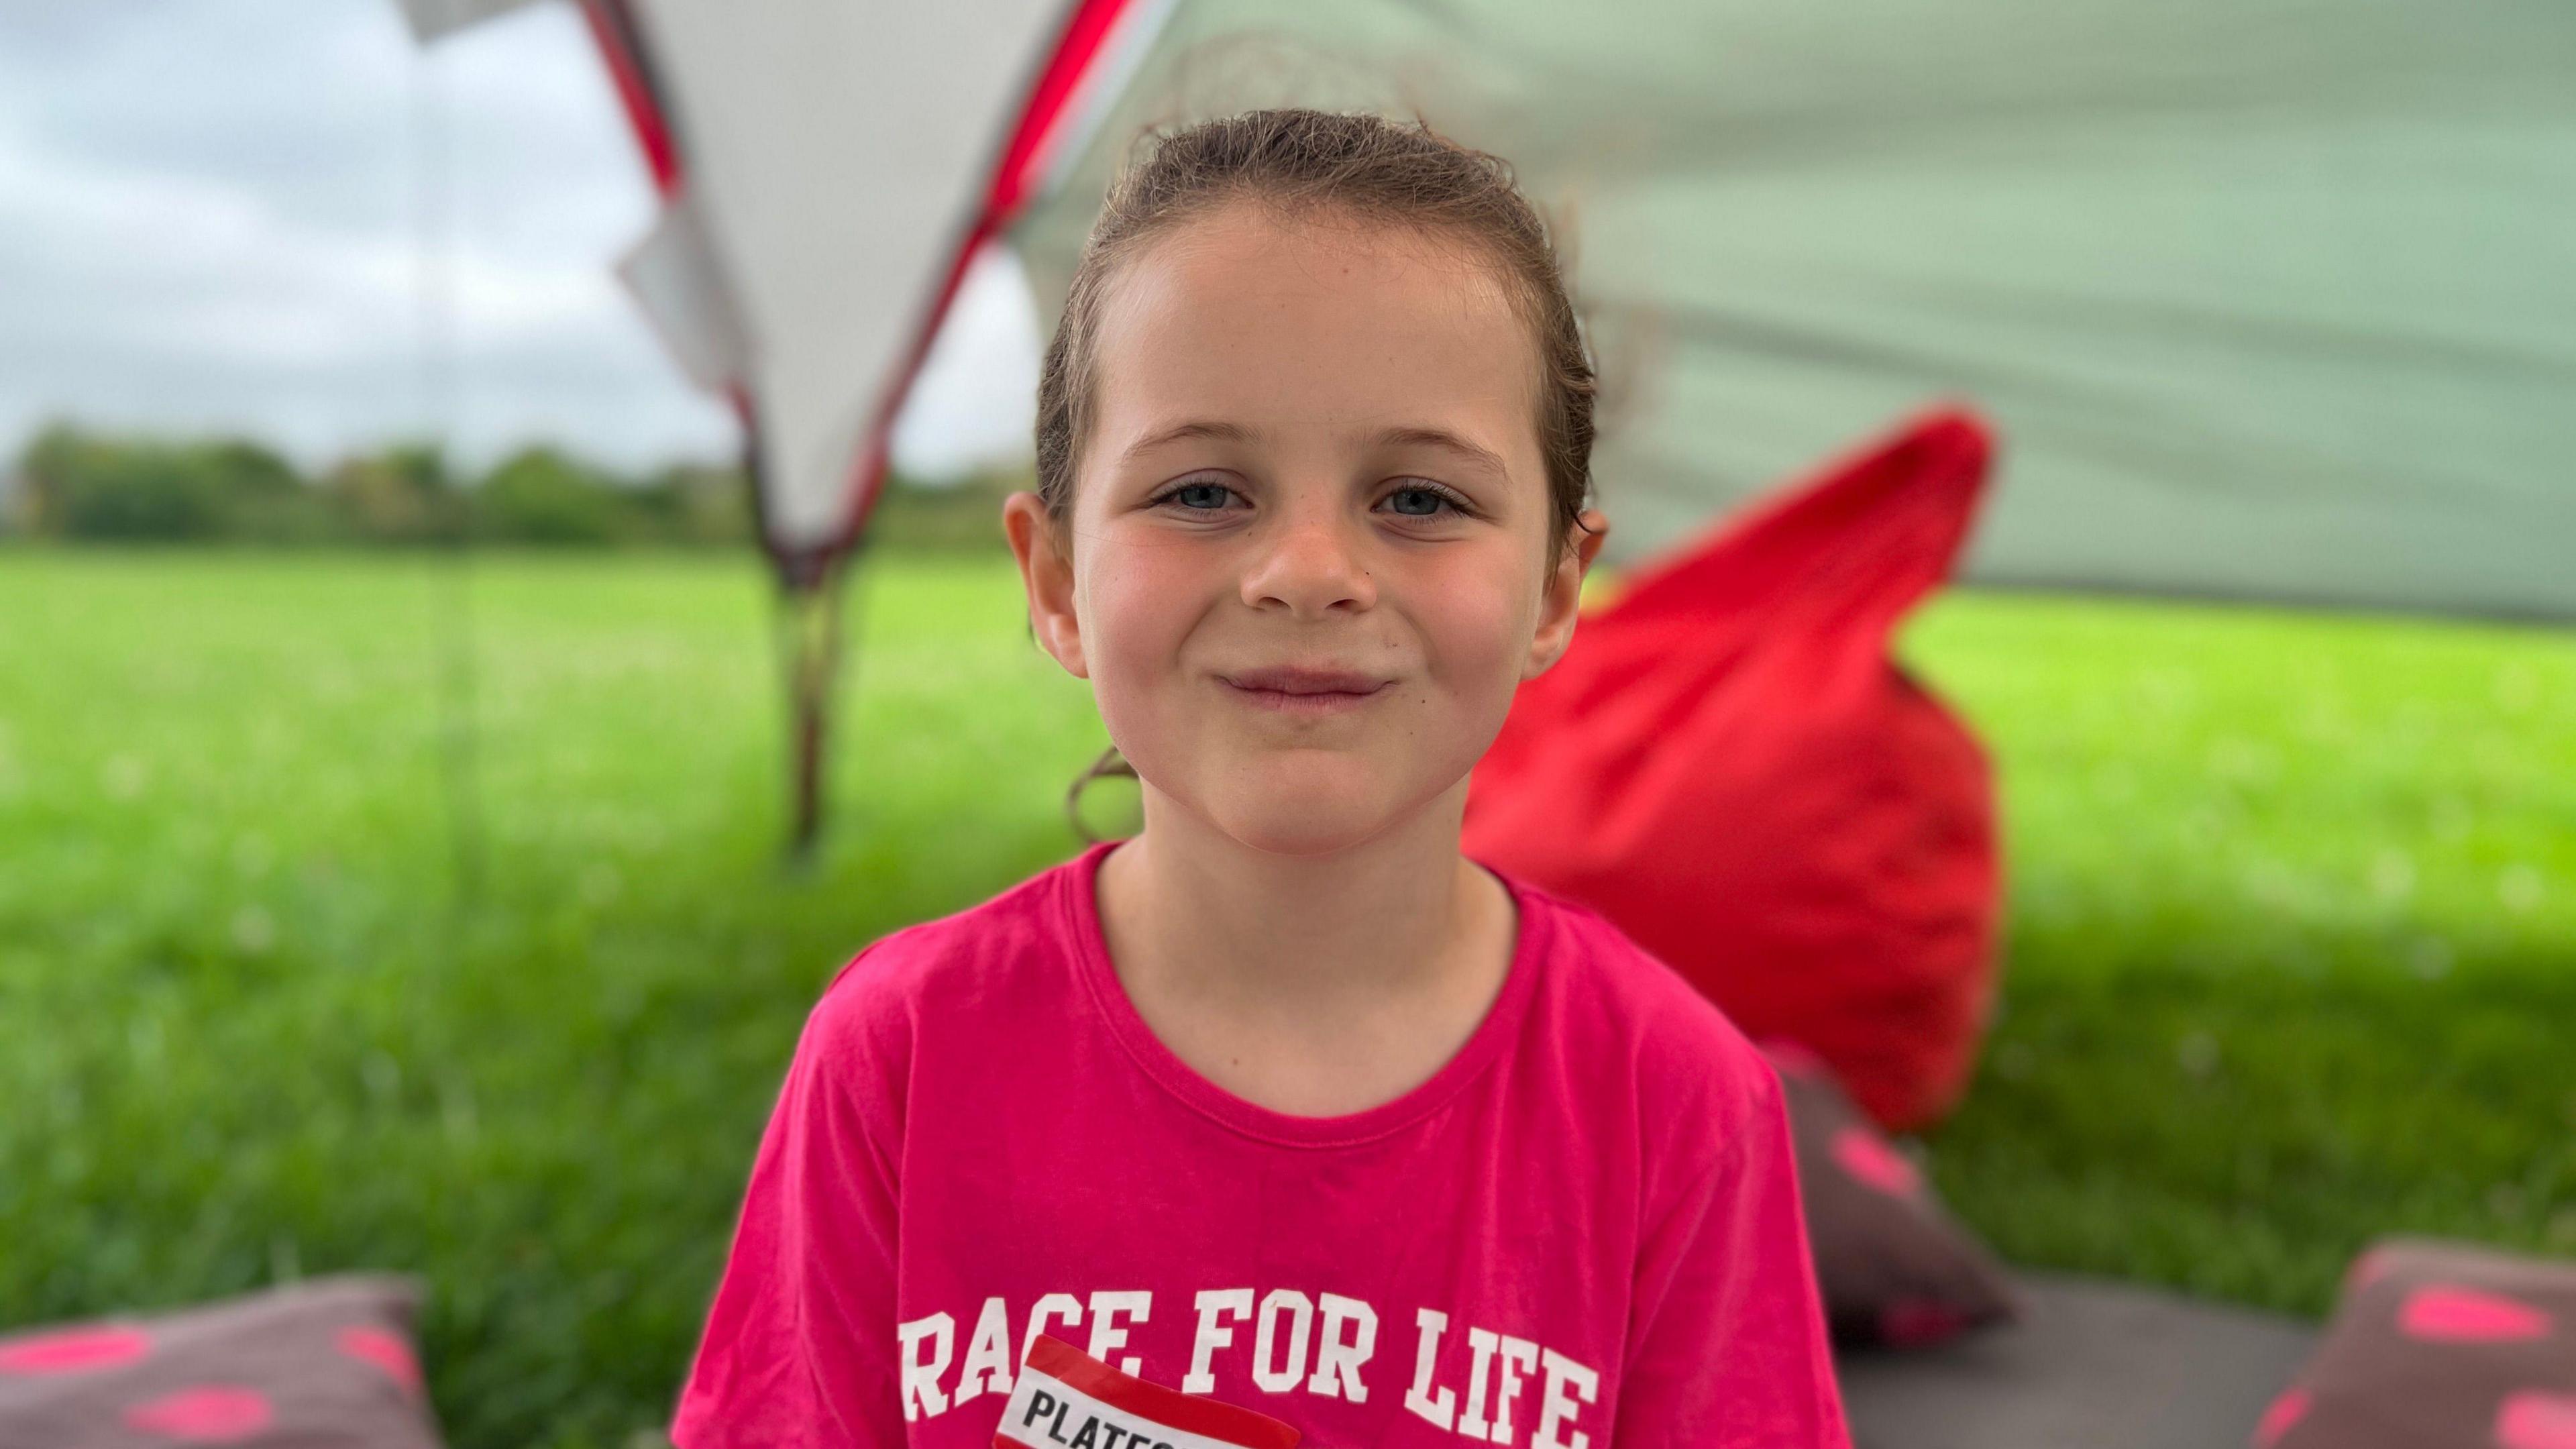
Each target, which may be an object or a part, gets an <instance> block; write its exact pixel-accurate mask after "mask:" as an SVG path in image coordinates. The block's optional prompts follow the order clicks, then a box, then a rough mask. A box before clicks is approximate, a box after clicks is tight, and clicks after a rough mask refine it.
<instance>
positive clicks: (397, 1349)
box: [337, 1328, 420, 1394]
mask: <svg viewBox="0 0 2576 1449" xmlns="http://www.w3.org/2000/svg"><path fill="white" fill-rule="evenodd" d="M337 1342H338V1343H339V1345H340V1352H342V1353H344V1354H347V1355H348V1356H349V1357H351V1358H354V1359H356V1360H358V1361H359V1362H360V1363H371V1364H374V1365H375V1366H376V1367H378V1368H380V1369H383V1370H384V1371H385V1373H386V1375H387V1376H389V1377H390V1378H392V1379H393V1381H394V1382H395V1383H398V1384H400V1385H402V1386H403V1388H404V1389H405V1390H406V1391H408V1392H411V1393H415V1394H416V1393H419V1392H420V1360H418V1359H416V1358H414V1357H412V1352H411V1345H410V1344H408V1343H405V1342H403V1340H402V1335H400V1334H398V1333H389V1332H387V1331H385V1330H384V1329H381V1328H344V1329H341V1330H340V1334H339V1338H338V1340H337Z"/></svg>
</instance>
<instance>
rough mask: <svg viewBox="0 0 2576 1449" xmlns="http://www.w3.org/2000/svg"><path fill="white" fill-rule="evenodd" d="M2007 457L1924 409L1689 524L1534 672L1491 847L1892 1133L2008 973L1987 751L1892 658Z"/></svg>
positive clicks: (1969, 1036) (1937, 1090)
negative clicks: (1799, 479) (1793, 482)
mask: <svg viewBox="0 0 2576 1449" xmlns="http://www.w3.org/2000/svg"><path fill="white" fill-rule="evenodd" d="M1990 453H1991V445H1990V441H1989V433H1988V430H1987V428H1986V426H1985V425H1984V424H1983V423H1982V422H1981V421H1980V420H1979V419H1978V418H1977V417H1976V416H1974V415H1973V414H1970V413H1967V412H1964V411H1960V410H1955V409H1942V410H1937V411H1933V412H1929V413H1926V414H1923V415H1922V416H1920V417H1918V418H1916V419H1914V420H1912V421H1910V422H1908V423H1907V424H1905V425H1904V426H1902V427H1900V428H1899V429H1897V430H1896V431H1895V432H1894V433H1892V434H1891V435H1889V436H1887V437H1885V438H1883V439H1881V440H1879V441H1877V442H1875V443H1873V444H1871V445H1870V446H1868V447H1867V448H1865V449H1863V450H1861V451H1859V452H1856V453H1853V454H1851V455H1849V456H1847V457H1844V458H1842V459H1840V460H1837V461H1835V462H1833V463H1831V464H1829V465H1828V466H1827V467H1826V468H1825V469H1824V470H1823V472H1822V473H1821V474H1820V475H1819V476H1818V477H1817V478H1815V479H1814V480H1813V481H1811V482H1808V483H1805V484H1803V485H1801V486H1799V487H1797V488H1794V489H1792V490H1790V491H1789V492H1788V493H1787V495H1786V496H1785V497H1782V498H1779V499H1777V500H1775V501H1773V502H1770V503H1768V504H1767V505H1764V506H1761V507H1758V508H1756V509H1755V510H1754V511H1752V512H1751V513H1750V514H1748V515H1747V516H1745V517H1743V518H1741V519H1740V520H1738V521H1734V522H1732V523H1730V524H1727V525H1725V526H1722V527H1720V528H1718V529H1717V530H1715V531H1713V532H1712V533H1711V534H1709V535H1707V536H1705V537H1703V538H1702V539H1700V540H1699V541H1697V542H1694V543H1691V544H1687V545H1685V546H1683V547H1682V548H1681V549H1679V550H1678V551H1676V552H1675V553H1674V554H1672V555H1670V556H1668V557H1667V558H1666V559H1665V560H1664V561H1662V562H1659V563H1657V564H1654V565H1651V566H1649V567H1648V568H1646V569H1645V570H1644V571H1642V572H1641V573H1640V574H1639V575H1637V576H1636V577H1635V579H1634V581H1633V582H1632V583H1631V584H1630V585H1629V587H1628V588H1627V589H1626V590H1625V591H1624V592H1622V593H1621V594H1620V595H1619V596H1618V597H1617V598H1615V599H1614V600H1613V601H1612V602H1611V603H1610V604H1609V605H1608V606H1606V607H1604V608H1602V609H1601V610H1599V611H1598V612H1596V613H1592V614H1587V615H1586V616H1585V617H1584V618H1583V620H1582V621H1581V623H1580V625H1579V626H1578V627H1577V629H1576V631H1575V638H1574V642H1573V644H1572V645H1571V646H1570V647H1569V648H1568V649H1567V651H1566V653H1565V655H1564V657H1563V658H1561V659H1559V660H1558V661H1557V663H1556V665H1555V666H1554V667H1553V668H1551V669H1549V670H1548V672H1546V673H1545V674H1542V675H1540V676H1539V677H1538V678H1536V679H1533V680H1529V681H1527V682H1526V683H1524V684H1523V685H1522V686H1521V690H1520V694H1519V696H1518V697H1517V698H1516V699H1515V700H1514V701H1513V705H1512V712H1511V716H1510V718H1509V719H1508V720H1506V721H1505V723H1504V727H1503V731H1502V734H1501V736H1500V737H1499V738H1498V739H1496V740H1495V742H1494V745H1493V748H1492V749H1491V750H1490V751H1488V752H1487V753H1486V755H1485V758H1484V759H1483V760H1482V761H1481V762H1480V763H1479V764H1478V765H1477V767H1476V771H1475V775H1474V778H1473V779H1472V781H1471V782H1470V785H1469V793H1468V799H1467V813H1466V827H1465V832H1464V837H1463V845H1464V848H1465V850H1466V851H1467V853H1468V854H1470V855H1472V856H1474V857H1476V858H1477V859H1480V860H1483V861H1486V862H1489V863H1491V864H1494V865H1497V866H1500V867H1503V868H1505V869H1507V870H1515V871H1518V872H1520V873H1522V874H1524V875H1526V876H1527V877H1529V878H1530V879H1532V880H1535V881H1537V882H1539V883H1540V884H1542V885H1546V886H1549V887H1551V888H1553V889H1556V890H1558V891H1561V892H1563V893H1564V894H1567V895H1570V896H1573V897H1575V898H1576V899H1578V900H1582V901H1584V902H1586V903H1588V904H1590V905H1592V906H1593V907H1594V908H1596V909H1598V910H1600V911H1601V912H1602V913H1603V914H1604V915H1607V916H1608V917H1610V919H1611V920H1613V921H1615V922H1617V923H1618V925H1619V926H1620V927H1621V928H1622V929H1624V930H1625V931H1627V933H1628V934H1629V935H1630V936H1632V937H1634V938H1636V940H1637V941H1638V943H1639V944H1641V945H1643V946H1645V947H1646V948H1647V949H1648V950H1650V951H1652V952H1654V953H1655V954H1656V955H1658V956H1660V957H1662V958H1663V959H1664V960H1665V961H1666V962H1668V963H1670V964H1671V965H1672V966H1673V967H1674V968H1676V969H1677V970H1679V971H1680V972H1681V973H1682V975H1684V976H1685V977H1687V978H1689V979H1690V981H1691V982H1692V983H1693V984H1694V985H1696V986H1698V987H1699V989H1700V990H1701V991H1702V992H1704V993H1706V994H1707V995H1708V996H1709V997H1710V998H1711V999H1712V1000H1714V1001H1715V1002H1716V1003H1717V1004H1718V1005H1719V1006H1720V1007H1722V1008H1723V1009H1724V1010H1725V1011H1726V1012H1727V1014H1728V1015H1729V1016H1730V1017H1732V1018H1733V1019H1734V1021H1735V1023H1736V1025H1737V1026H1739V1027H1741V1028H1742V1029H1743V1030H1744V1031H1746V1032H1747V1033H1750V1034H1752V1035H1756V1036H1781V1037H1787V1038H1790V1039H1792V1040H1795V1041H1798V1042H1801V1043H1803V1044H1805V1045H1806V1046H1808V1047H1810V1048H1812V1049H1814V1050H1815V1051H1816V1052H1817V1053H1818V1054H1819V1055H1821V1056H1823V1057H1824V1058H1825V1060H1826V1061H1827V1062H1829V1063H1831V1064H1832V1066H1833V1069H1834V1072H1835V1074H1836V1075H1837V1076H1839V1077H1840V1078H1841V1079H1842V1081H1843V1082H1844V1083H1845V1084H1846V1085H1847V1086H1848V1087H1849V1088H1850V1090H1851V1092H1852V1095H1853V1096H1854V1097H1855V1098H1857V1099H1858V1100H1859V1102H1860V1103H1861V1105H1862V1106H1863V1107H1864V1108H1865V1109H1866V1110H1867V1111H1868V1112H1869V1113H1870V1115H1871V1116H1873V1117H1874V1118H1876V1119H1877V1120H1878V1121H1879V1122H1881V1123H1882V1124H1885V1125H1886V1126H1888V1127H1889V1128H1891V1129H1898V1130H1901V1129H1905V1128H1910V1127H1915V1126H1919V1125H1922V1124H1923V1123H1925V1122H1928V1121H1930V1120H1932V1119H1933V1118H1935V1117H1937V1116H1939V1115H1940V1114H1941V1113H1942V1112H1944V1111H1946V1110H1947V1109H1948V1108H1949V1106H1950V1105H1951V1103H1952V1102H1953V1101H1954V1100H1956V1098H1957V1096H1958V1094H1959V1092H1960V1090H1961V1089H1962V1088H1963V1087H1964V1086H1965V1085H1966V1082H1967V1077H1968V1073H1969V1070H1970V1068H1971V1066H1972V1065H1973V1063H1974V1059H1975V1053H1976V1046H1977V1041H1978V1039H1979V1037H1980V1035H1981V1033H1982V1031H1983V1029H1984V1023H1985V1019H1986V1011H1987V1005H1988V1001H1989V998H1990V996H1991V992H1992V986H1993V970H1994V943H1995V921H1996V896H1997V869H1996V860H1995V822H1994V791H1993V784H1992V780H1991V778H1990V775H1989V771H1988V767H1987V763H1986V757H1985V753H1984V751H1983V750H1982V749H1981V748H1980V747H1979V745H1978V743H1977V741H1976V738H1975V737H1974V736H1973V735H1971V734H1970V733H1969V732H1968V730H1967V728H1966V727H1965V726H1963V725H1962V724H1961V723H1960V722H1959V721H1958V720H1957V719H1956V718H1954V717H1953V716H1952V715H1951V714H1950V712H1949V711H1948V710H1947V709H1945V708H1943V707H1942V705H1941V704H1940V702H1939V701H1937V700H1935V699H1934V698H1933V697H1932V696H1931V695H1930V694H1928V693H1927V692H1925V690H1924V689H1923V688H1922V687H1921V686H1919V685H1918V684H1916V683H1915V682H1914V681H1913V680H1912V679H1911V678H1909V677H1908V676H1907V675H1906V673H1905V671H1904V670H1903V669H1901V668H1899V667H1898V666H1897V664H1896V663H1895V662H1894V661H1893V660H1891V659H1890V658H1889V657H1888V636H1889V634H1890V632H1891V631H1892V630H1893V629H1894V627H1895V626H1896V624H1897V622H1898V621H1899V620H1900V619H1902V618H1903V617H1904V616H1905V614H1906V613H1907V612H1908V611H1910V610H1911V609H1912V608H1913V607H1914V606H1915V604H1916V603H1917V602H1918V601H1919V600H1921V599H1922V597H1923V596H1924V595H1925V594H1926V593H1928V592H1930V591H1931V590H1932V589H1933V588H1934V587H1935V586H1936V585H1937V584H1939V583H1940V581H1941V580H1942V578H1943V577H1944V576H1945V575H1946V574H1947V573H1948V572H1949V568H1950V563H1951V560H1952V558H1953V557H1954V556H1955V555H1956V554H1957V552H1958V550H1959V546H1960V543H1961V541H1962V540H1963V539H1964V538H1965V536H1966V534H1967V530H1968V525H1969V521H1970V519H1971V518H1972V517H1973V515H1974V513H1975V511H1976V505H1977V500H1978V497H1979V494H1980V492H1981V491H1982V488H1983V486H1984V482H1985V477H1986V471H1987V463H1988V459H1989V456H1990Z"/></svg>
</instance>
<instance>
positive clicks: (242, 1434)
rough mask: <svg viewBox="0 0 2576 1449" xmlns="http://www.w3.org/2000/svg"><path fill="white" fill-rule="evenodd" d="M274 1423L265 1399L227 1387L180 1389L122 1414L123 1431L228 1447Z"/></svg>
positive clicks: (206, 1385) (243, 1390) (207, 1385)
mask: <svg viewBox="0 0 2576 1449" xmlns="http://www.w3.org/2000/svg"><path fill="white" fill-rule="evenodd" d="M276 1422H277V1413H276V1411H275V1410H273V1409H271V1408H270V1407H269V1406H268V1396H267V1395H265V1394H263V1393H260V1392H259V1391H258V1390H256V1389H243V1388H235V1387H233V1386H231V1385H229V1384H203V1385H200V1386H198V1387H196V1388H193V1389H181V1390H179V1391H178V1392H177V1393H175V1394H164V1395H162V1396H161V1397H160V1398H157V1399H154V1400H153V1401H152V1402H150V1403H148V1404H137V1405H135V1406H134V1407H133V1408H131V1409H128V1410H126V1411H125V1424H126V1427H127V1428H130V1429H140V1430H142V1431H143V1432H144V1433H146V1434H159V1435H161V1436H162V1437H164V1438H169V1439H177V1440H179V1441H181V1442H182V1443H187V1444H230V1443H233V1442H234V1441H236V1440H241V1439H247V1438H249V1437H250V1436H251V1435H253V1434H256V1433H258V1432H259V1431H260V1430H262V1429H265V1428H267V1427H268V1426H269V1425H271V1424H274V1423H276Z"/></svg>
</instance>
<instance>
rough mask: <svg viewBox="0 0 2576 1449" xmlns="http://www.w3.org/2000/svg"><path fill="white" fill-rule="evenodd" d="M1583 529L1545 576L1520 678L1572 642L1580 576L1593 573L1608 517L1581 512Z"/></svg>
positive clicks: (1540, 669)
mask: <svg viewBox="0 0 2576 1449" xmlns="http://www.w3.org/2000/svg"><path fill="white" fill-rule="evenodd" d="M1580 521H1581V522H1582V524H1583V527H1582V528H1581V529H1580V530H1578V531H1577V532H1576V534H1575V538H1574V547H1573V548H1571V549H1569V550H1567V552H1566V556H1565V558H1564V559H1563V560H1562V561H1561V562H1559V563H1558V564H1557V566H1556V568H1555V570H1554V571H1553V572H1551V573H1550V574H1549V575H1548V576H1547V591H1546V593H1545V595H1544V596H1542V597H1541V598H1540V600H1539V615H1538V630H1537V632H1536V633H1534V634H1533V635H1531V636H1530V653H1529V667H1528V668H1526V669H1524V670H1522V671H1521V678H1523V679H1535V678H1537V677H1538V676H1540V675H1542V674H1545V673H1546V672H1547V671H1548V669H1549V667H1550V666H1552V665H1554V664H1555V663H1556V661H1557V660H1558V659H1559V658H1560V657H1562V656H1563V655H1564V653H1565V651H1566V648H1567V646H1569V645H1571V644H1572V643H1573V642H1574V619H1575V615H1577V614H1578V613H1580V612H1582V609H1583V576H1584V575H1585V574H1587V573H1589V572H1591V571H1592V559H1593V556H1594V555H1596V554H1598V553H1600V552H1601V542H1602V540H1604V539H1606V538H1608V537H1609V536H1610V516H1609V515H1608V514H1606V513H1603V512H1602V511H1601V510H1600V509H1598V508H1587V509H1585V510H1583V512H1582V514H1581V516H1580Z"/></svg>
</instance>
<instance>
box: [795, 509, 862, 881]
mask: <svg viewBox="0 0 2576 1449" xmlns="http://www.w3.org/2000/svg"><path fill="white" fill-rule="evenodd" d="M845 562H846V560H844V559H842V558H838V557H832V558H822V559H816V560H810V561H800V563H799V565H798V566H796V567H790V568H786V569H783V570H781V572H780V574H779V643H780V648H779V663H780V667H781V672H782V673H783V674H784V675H785V678H786V682H787V706H788V738H789V751H790V762H789V769H790V771H791V778H790V780H789V792H790V793H789V799H788V805H789V811H790V814H789V825H788V834H787V855H788V859H789V860H790V861H791V862H794V863H798V864H802V863H804V862H806V861H808V860H810V859H811V858H812V857H813V853H814V847H815V845H816V843H817V842H818V841H820V840H821V838H822V834H823V815H824V806H825V802H826V800H827V799H828V798H829V789H830V783H831V782H830V772H829V768H828V767H829V765H830V761H831V724H832V701H833V697H834V689H835V685H836V684H837V682H838V679H839V675H840V667H841V580H842V579H843V577H844V576H845V574H846V572H847V570H846V569H845V568H844V567H843V565H844V563H845Z"/></svg>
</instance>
